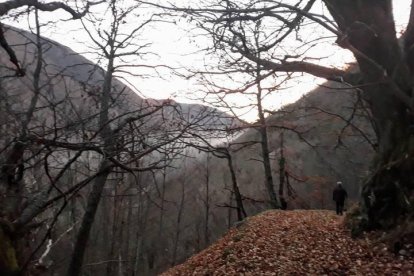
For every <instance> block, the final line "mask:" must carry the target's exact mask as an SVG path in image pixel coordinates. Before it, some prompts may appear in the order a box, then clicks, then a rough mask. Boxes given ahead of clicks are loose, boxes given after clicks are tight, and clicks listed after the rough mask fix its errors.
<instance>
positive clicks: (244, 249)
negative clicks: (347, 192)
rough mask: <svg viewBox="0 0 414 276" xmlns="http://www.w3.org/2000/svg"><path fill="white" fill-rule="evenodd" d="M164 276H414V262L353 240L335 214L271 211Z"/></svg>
mask: <svg viewBox="0 0 414 276" xmlns="http://www.w3.org/2000/svg"><path fill="white" fill-rule="evenodd" d="M163 275H164V276H167V275H364V276H368V275H414V260H413V258H407V257H403V256H395V255H394V254H392V253H390V252H389V251H387V250H386V248H385V247H384V246H381V245H378V244H374V243H373V242H372V241H370V240H369V239H368V238H364V239H352V238H351V237H350V234H349V232H348V231H347V230H346V229H345V228H344V227H343V225H342V219H341V217H338V216H336V215H335V214H334V213H333V212H331V211H305V210H301V211H267V212H265V213H262V214H260V215H257V216H255V217H251V218H249V219H248V220H247V221H246V222H245V223H243V224H242V225H240V226H239V227H237V228H233V229H231V230H230V231H229V232H228V233H227V234H226V235H225V236H224V237H223V238H221V239H220V240H218V241H217V242H216V243H215V244H213V245H212V246H210V247H209V248H207V249H206V250H204V251H202V252H200V253H199V254H197V255H195V256H193V257H191V258H190V259H189V260H187V261H186V262H185V263H184V264H181V265H178V266H176V267H173V268H171V269H170V270H168V271H167V272H165V273H164V274H163Z"/></svg>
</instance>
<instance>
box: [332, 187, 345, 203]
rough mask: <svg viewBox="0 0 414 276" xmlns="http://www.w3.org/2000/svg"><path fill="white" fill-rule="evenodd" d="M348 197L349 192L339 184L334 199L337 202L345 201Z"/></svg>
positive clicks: (334, 192)
mask: <svg viewBox="0 0 414 276" xmlns="http://www.w3.org/2000/svg"><path fill="white" fill-rule="evenodd" d="M347 197H348V193H347V192H346V190H345V189H344V188H342V186H337V187H336V188H335V189H334V191H333V200H334V201H336V202H344V201H345V199H346V198H347Z"/></svg>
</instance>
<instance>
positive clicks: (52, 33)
mask: <svg viewBox="0 0 414 276" xmlns="http://www.w3.org/2000/svg"><path fill="white" fill-rule="evenodd" d="M125 1H126V2H127V1H129V0H125ZM176 1H177V2H179V3H182V4H183V5H184V6H188V4H186V3H189V2H188V1H184V0H176ZM0 2H4V1H3V0H0ZM119 2H123V1H119ZM410 2H411V1H409V0H394V14H395V18H396V21H397V28H398V29H401V26H403V25H404V24H405V22H407V20H408V16H409V10H410ZM93 11H94V12H95V14H98V13H101V12H103V11H102V8H95V9H94V10H93ZM323 11H324V10H323V8H322V7H321V6H320V5H317V6H316V7H315V10H314V12H323ZM139 12H141V13H144V16H145V13H146V11H142V10H140V11H139ZM148 12H149V11H148ZM42 15H43V16H42ZM42 15H41V18H42V20H43V21H44V20H48V21H56V22H58V23H57V25H56V26H55V27H53V28H48V29H46V28H45V29H44V30H43V34H44V36H47V37H48V38H50V39H53V40H56V41H58V42H59V43H62V44H64V45H66V46H69V47H70V48H72V49H73V50H74V51H77V52H79V53H84V55H85V56H86V57H87V58H89V59H91V60H94V61H96V59H97V57H96V55H95V54H93V53H88V51H90V48H88V47H87V45H90V39H89V38H88V36H87V34H86V33H85V31H82V30H81V29H82V28H81V24H80V22H79V21H73V20H70V21H65V22H59V19H67V18H69V16H68V15H67V14H65V13H63V12H53V13H43V14H42ZM29 21H30V20H29ZM7 23H9V24H12V25H15V26H18V27H21V28H24V29H27V26H28V20H27V19H26V18H24V17H20V19H19V22H16V21H7ZM135 23H136V22H134V21H133V20H131V21H128V20H127V22H126V24H125V25H124V28H125V29H126V30H128V28H133V27H134V26H136V24H135ZM178 23H179V24H176V25H175V24H168V23H158V24H156V25H154V27H151V28H148V30H147V31H144V32H143V36H142V37H141V38H142V39H143V40H144V41H147V42H152V45H151V51H152V52H154V53H156V54H157V55H151V56H148V57H147V61H146V62H147V63H149V64H167V65H170V66H173V67H193V68H198V69H200V68H202V67H203V64H204V63H207V62H208V61H209V57H206V56H204V55H203V54H202V53H200V52H198V50H199V48H200V47H203V46H205V45H206V44H208V43H209V41H208V40H207V38H206V37H205V36H198V37H194V34H195V33H196V32H194V31H193V30H191V28H192V25H191V24H188V23H186V19H185V18H181V19H180V20H179V22H178ZM313 28H314V27H309V29H308V31H309V38H308V39H312V35H316V36H318V35H324V33H320V32H322V31H321V29H322V28H318V27H317V28H315V29H313ZM334 41H335V39H330V40H326V41H325V42H324V43H319V44H318V45H317V46H315V47H313V48H312V50H311V51H309V52H308V53H307V54H308V55H309V56H312V57H326V58H325V59H323V60H321V61H320V63H321V64H324V65H330V66H332V65H334V66H341V65H344V64H345V63H346V62H350V61H352V56H351V55H350V54H349V53H348V52H347V51H344V50H342V49H340V48H338V47H336V46H335V44H334ZM292 43H293V44H292V47H294V46H295V44H294V43H295V42H292ZM132 72H135V73H142V72H138V71H137V70H135V71H133V70H132ZM158 73H159V74H160V75H156V74H154V76H153V77H146V78H142V77H134V76H128V75H124V77H125V78H126V80H127V81H128V82H129V83H130V84H132V85H133V86H134V87H135V89H136V90H137V91H138V93H139V94H140V95H141V96H144V97H149V98H157V99H162V98H174V99H176V100H177V101H181V102H193V101H196V102H200V101H199V100H198V101H197V100H190V99H189V98H188V95H190V96H191V98H198V97H201V96H202V94H201V93H196V91H198V89H200V87H199V86H197V83H196V81H195V80H191V79H190V80H186V79H182V78H179V77H177V76H175V75H172V74H171V73H170V72H169V71H168V70H160V71H159V72H158ZM159 76H162V78H159ZM322 82H323V80H321V79H315V78H313V77H311V76H303V77H300V78H296V79H295V80H294V81H292V82H291V83H289V87H290V88H289V89H286V90H284V91H282V92H278V93H273V94H272V95H271V96H269V98H267V99H266V100H265V107H266V108H267V109H277V108H279V107H280V106H281V105H284V104H288V103H291V102H294V101H296V100H297V99H298V98H300V97H301V96H302V95H303V94H304V93H306V92H308V91H309V90H311V89H312V88H313V87H315V86H316V85H317V84H320V83H322ZM229 85H230V84H229ZM231 100H232V101H233V102H234V104H245V103H246V102H248V101H249V99H247V98H246V97H242V96H240V95H238V96H237V97H234V98H233V99H231ZM243 112H245V110H244V111H239V113H240V114H242V113H243ZM243 118H244V119H247V120H255V119H256V112H255V111H254V110H252V111H250V112H249V113H248V114H245V115H244V116H243Z"/></svg>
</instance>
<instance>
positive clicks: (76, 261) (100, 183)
mask: <svg viewBox="0 0 414 276" xmlns="http://www.w3.org/2000/svg"><path fill="white" fill-rule="evenodd" d="M109 164H110V162H109V161H107V160H105V161H103V162H102V164H101V168H100V170H105V173H102V174H101V175H99V176H98V177H96V178H95V181H94V183H93V187H92V191H91V192H90V194H89V196H88V203H87V207H86V211H85V214H84V215H83V218H82V224H81V226H80V228H79V232H78V234H77V236H76V242H75V248H74V249H73V254H72V259H71V262H70V264H69V269H68V273H67V275H68V276H75V275H80V273H81V269H82V263H83V256H84V255H85V250H86V247H87V244H88V240H89V234H90V231H91V228H92V225H93V222H94V220H95V214H96V210H97V209H98V205H99V202H100V199H101V195H102V191H103V188H104V186H105V183H106V179H107V177H108V175H109V173H110V170H108V169H107V168H108V165H109Z"/></svg>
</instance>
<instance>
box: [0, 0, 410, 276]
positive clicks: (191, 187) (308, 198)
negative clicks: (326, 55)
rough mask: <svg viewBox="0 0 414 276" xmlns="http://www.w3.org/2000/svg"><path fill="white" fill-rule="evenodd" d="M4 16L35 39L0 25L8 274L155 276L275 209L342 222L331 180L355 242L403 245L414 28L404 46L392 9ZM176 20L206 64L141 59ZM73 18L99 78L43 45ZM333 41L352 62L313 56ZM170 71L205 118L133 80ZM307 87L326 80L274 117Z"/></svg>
mask: <svg viewBox="0 0 414 276" xmlns="http://www.w3.org/2000/svg"><path fill="white" fill-rule="evenodd" d="M322 6H323V8H322V9H319V8H320V7H322ZM318 7H319V8H318ZM321 11H322V12H321ZM53 14H64V15H65V16H66V17H65V18H62V20H58V21H59V22H58V23H56V22H52V21H55V20H48V18H47V16H48V15H49V16H50V15H53ZM413 14H414V13H413ZM0 16H1V18H2V21H3V19H6V18H7V20H8V21H10V20H21V19H22V18H25V19H27V20H28V22H29V24H30V26H31V28H30V31H24V30H21V29H18V28H14V27H10V26H8V25H6V24H4V23H0V45H1V48H0V99H1V100H0V160H1V163H0V167H1V169H0V274H1V275H22V274H23V275H68V276H75V275H84V274H88V275H104V274H105V275H108V276H111V275H154V274H157V273H160V272H162V271H165V270H166V269H168V268H169V267H172V266H174V265H176V264H178V263H181V262H183V261H184V260H185V259H187V258H188V257H189V256H191V255H193V254H194V253H197V252H199V251H200V250H202V249H204V248H205V247H207V246H208V245H210V244H211V243H212V242H214V241H215V240H217V239H218V238H219V237H220V236H221V235H223V233H224V232H226V231H227V230H228V229H229V228H231V227H232V226H233V225H235V224H236V225H238V224H239V223H240V222H241V221H244V220H246V219H247V217H249V216H252V215H255V214H257V213H259V212H262V211H265V210H267V209H282V210H286V209H332V208H333V201H332V190H333V186H334V183H336V181H338V180H341V181H342V182H343V183H344V186H345V188H346V189H347V191H348V194H349V198H348V202H347V208H349V207H350V206H351V205H355V207H354V208H353V211H352V214H351V215H350V221H351V223H350V225H352V233H353V234H355V235H357V234H360V233H362V232H363V231H366V230H375V229H382V230H387V231H390V233H397V234H395V243H394V245H395V246H396V247H397V248H394V249H397V251H398V250H399V249H401V247H402V246H403V245H404V243H407V242H409V240H407V237H410V234H412V232H410V231H412V230H410V229H412V226H411V224H410V223H411V219H412V215H413V208H412V205H413V204H414V201H413V199H414V196H413V187H414V182H413V181H414V175H413V170H412V168H413V158H414V157H413V148H414V147H413V141H414V140H413V139H412V137H413V136H412V134H413V126H414V121H413V120H414V116H413V114H414V113H413V112H414V111H413V110H412V109H413V102H414V101H413V100H412V98H413V97H414V96H413V94H412V93H413V91H414V89H413V82H412V79H413V70H414V69H413V64H414V61H413V57H414V55H413V51H414V47H413V45H414V27H413V26H414V16H413V15H411V17H410V19H409V22H408V24H407V26H406V28H405V32H404V34H403V35H402V36H401V37H399V35H398V34H397V32H396V28H395V21H394V18H393V13H392V1H390V0H384V1H374V0H361V1H355V2H352V3H351V2H346V3H345V2H344V1H339V0H323V1H316V0H307V1H305V0H297V1H293V0H292V1H261V0H258V1H253V2H252V1H227V0H226V1H216V0H210V1H206V2H205V3H204V2H203V3H201V2H200V3H189V4H188V5H175V4H174V3H162V2H160V3H158V2H154V1H150V2H146V1H127V0H125V1H115V0H108V1H73V2H71V1H56V2H55V1H48V2H43V1H37V0H8V1H3V2H2V3H0ZM50 18H52V17H50ZM183 19H184V20H185V22H186V23H185V24H186V26H187V27H188V28H189V30H188V32H189V33H192V32H194V34H193V35H194V39H195V38H196V37H202V38H203V40H202V41H204V42H205V43H204V44H203V46H202V47H201V48H200V49H199V51H200V54H203V55H205V58H204V60H205V61H206V63H205V64H204V65H203V66H204V68H203V69H199V68H200V67H198V69H194V68H175V67H173V66H170V65H169V64H151V63H149V62H148V61H151V56H156V55H157V53H156V52H152V50H151V49H152V48H151V41H148V40H146V39H145V35H146V34H147V33H148V32H151V28H153V27H154V26H161V24H179V23H178V22H179V21H182V20H183ZM66 20H71V21H72V20H78V21H79V22H80V24H81V26H82V30H80V31H82V32H83V33H84V35H85V36H84V37H83V38H85V39H87V41H86V40H85V45H86V44H87V45H89V46H88V47H89V48H88V49H89V50H91V51H93V52H94V53H95V54H96V55H97V56H98V57H99V59H98V64H95V63H94V62H91V61H90V60H88V59H86V58H84V57H83V56H82V55H80V54H78V53H75V52H74V51H72V50H71V49H69V48H68V47H65V46H63V45H61V44H59V43H58V42H56V41H53V40H51V39H48V38H44V37H43V36H42V33H43V31H44V30H45V29H46V28H56V26H63V25H64V24H65V22H66ZM61 24H62V25H61ZM162 26H165V25H162ZM310 28H311V29H314V30H318V31H312V32H310ZM326 41H330V43H331V44H333V43H335V44H336V47H340V48H341V49H342V50H343V51H347V52H348V53H349V54H351V55H352V56H353V57H354V59H355V63H354V64H352V65H351V66H331V65H329V64H326V63H324V59H323V57H322V56H316V57H315V56H313V54H314V53H313V52H312V48H313V47H314V46H315V45H316V44H317V43H322V42H326ZM319 54H320V53H319ZM133 68H135V69H137V68H140V69H142V70H145V71H140V72H141V73H136V72H137V71H133V70H132V69H133ZM165 70H167V71H169V72H170V73H171V74H175V75H176V76H179V77H182V78H183V79H184V80H190V79H191V80H195V81H197V82H198V84H199V87H202V89H200V90H197V91H194V95H196V96H197V97H199V99H200V100H202V102H203V104H183V103H178V102H176V101H174V100H172V99H166V100H155V99H150V98H142V97H140V96H138V95H137V94H136V93H135V92H134V90H133V89H131V88H130V87H129V86H128V85H127V84H126V83H127V81H126V79H125V78H123V76H125V74H127V75H128V74H129V75H131V76H134V77H135V78H138V79H139V78H141V79H145V78H148V77H150V75H151V76H154V75H158V76H159V78H160V79H161V78H163V72H165ZM148 72H151V73H148ZM303 74H306V75H312V76H314V77H317V78H319V79H323V80H325V82H324V83H323V84H322V85H319V86H318V87H317V88H316V89H314V90H313V91H311V92H309V93H306V94H305V95H304V96H303V97H302V98H301V99H300V100H299V101H297V102H296V103H294V104H290V105H287V106H284V107H282V108H281V109H279V110H268V109H266V106H267V105H266V101H268V99H269V97H270V96H271V95H273V94H276V93H278V92H280V91H283V90H284V89H286V88H287V87H288V86H290V85H291V84H292V83H293V82H292V81H300V80H301V79H300V76H301V75H303ZM171 86H174V84H173V83H172V84H171ZM242 97H247V98H248V99H249V101H248V102H243V103H242V104H237V102H238V101H237V99H241V98H242ZM239 103H240V102H239ZM212 106H214V107H212ZM240 109H242V110H246V109H247V110H253V111H255V112H256V113H257V120H256V121H255V122H252V123H248V122H245V121H243V120H242V119H241V118H239V114H240ZM222 110H225V111H222ZM396 229H399V230H398V231H396ZM401 229H402V230H401ZM393 231H394V232H393Z"/></svg>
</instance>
